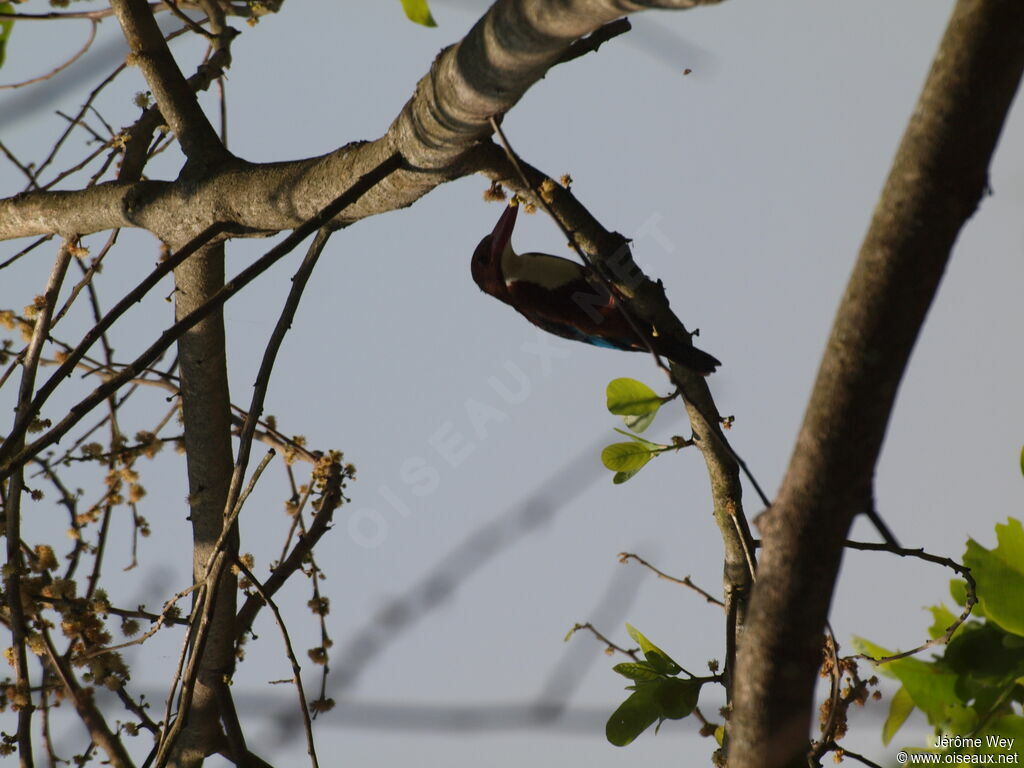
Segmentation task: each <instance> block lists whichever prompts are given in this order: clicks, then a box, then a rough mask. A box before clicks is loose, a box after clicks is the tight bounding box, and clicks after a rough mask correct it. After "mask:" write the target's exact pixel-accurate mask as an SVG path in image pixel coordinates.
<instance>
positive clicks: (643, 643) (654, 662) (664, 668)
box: [626, 624, 683, 675]
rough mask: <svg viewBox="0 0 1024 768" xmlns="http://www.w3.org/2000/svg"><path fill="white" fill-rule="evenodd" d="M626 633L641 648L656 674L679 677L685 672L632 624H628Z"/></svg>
mask: <svg viewBox="0 0 1024 768" xmlns="http://www.w3.org/2000/svg"><path fill="white" fill-rule="evenodd" d="M626 631H627V632H629V636H630V637H631V638H633V640H634V641H635V642H636V643H637V644H638V645H639V646H640V650H641V651H643V652H644V658H645V659H647V663H648V664H650V665H651V666H652V667H653V668H654V670H655V671H656V672H660V673H661V674H663V675H678V674H679V673H680V672H682V671H683V668H682V667H680V666H679V665H678V664H676V663H675V662H674V661H673V660H672V657H671V656H669V655H668V654H667V653H665V652H664V651H663V650H661V648H659V647H658V646H656V645H655V644H654V643H652V642H651V641H650V640H648V639H647V638H646V637H644V636H643V634H641V632H640V630H638V629H637V628H636V627H634V626H633V625H632V624H626Z"/></svg>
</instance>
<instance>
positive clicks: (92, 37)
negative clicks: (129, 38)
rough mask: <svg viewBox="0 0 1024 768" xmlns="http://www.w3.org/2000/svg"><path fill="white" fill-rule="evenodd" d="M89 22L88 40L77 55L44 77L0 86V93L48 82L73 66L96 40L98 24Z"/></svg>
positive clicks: (93, 20)
mask: <svg viewBox="0 0 1024 768" xmlns="http://www.w3.org/2000/svg"><path fill="white" fill-rule="evenodd" d="M90 21H91V22H92V23H91V24H90V27H89V39H88V40H86V41H85V45H83V46H82V48H81V49H80V50H79V51H78V53H76V54H75V55H74V56H72V57H71V58H70V59H68V60H67V61H65V62H64V63H63V64H61V65H60V66H58V67H57V68H56V69H53V70H50V71H49V72H47V73H46V74H45V75H39V76H38V77H33V78H30V79H28V80H22V81H21V82H20V83H6V84H4V85H0V91H7V90H11V89H13V88H23V87H24V86H26V85H32V84H33V83H39V82H42V81H43V80H49V79H50V78H51V77H53V76H54V75H56V74H57V73H58V72H61V71H63V70H65V69H67V68H68V67H70V66H71V65H72V64H74V63H75V62H76V61H78V60H79V59H80V58H82V56H84V55H85V52H86V51H88V50H89V48H91V47H92V43H93V41H94V40H95V39H96V27H97V26H98V24H97V22H96V20H95V19H90Z"/></svg>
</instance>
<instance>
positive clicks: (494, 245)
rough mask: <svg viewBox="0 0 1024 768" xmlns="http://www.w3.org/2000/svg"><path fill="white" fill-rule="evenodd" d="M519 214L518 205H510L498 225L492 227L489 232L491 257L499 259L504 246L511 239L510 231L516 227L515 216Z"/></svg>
mask: <svg viewBox="0 0 1024 768" xmlns="http://www.w3.org/2000/svg"><path fill="white" fill-rule="evenodd" d="M517 213H519V206H518V205H510V206H508V208H506V209H505V212H504V213H503V214H501V218H500V219H498V223H497V224H495V225H494V230H493V231H492V232H491V257H492V258H501V254H503V253H504V252H505V246H506V245H508V243H509V241H510V240H511V239H512V230H513V228H514V227H515V225H516V214H517Z"/></svg>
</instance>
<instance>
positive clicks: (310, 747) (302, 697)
mask: <svg viewBox="0 0 1024 768" xmlns="http://www.w3.org/2000/svg"><path fill="white" fill-rule="evenodd" d="M235 565H236V566H238V568H239V570H241V571H242V573H244V574H245V577H246V578H247V579H248V580H249V581H250V582H251V583H252V585H253V587H254V588H255V589H256V592H257V593H258V594H259V596H260V597H261V598H262V599H263V601H264V602H265V603H266V604H267V605H268V606H269V607H270V610H271V611H273V613H274V620H275V621H276V622H277V626H278V627H279V628H280V630H281V637H282V638H283V639H284V647H285V651H286V652H287V654H288V661H290V662H291V665H292V676H293V680H294V682H295V690H296V691H297V692H298V694H299V707H300V708H301V711H302V725H303V727H304V728H305V730H306V750H307V751H308V753H309V759H310V760H311V761H312V763H313V768H319V765H320V764H319V763H318V762H317V759H316V746H315V745H314V743H313V722H312V720H310V717H309V705H308V704H307V703H306V694H305V691H303V689H302V669H301V668H300V667H299V662H298V659H296V658H295V652H294V651H293V650H292V641H291V638H290V637H289V636H288V627H287V625H286V624H285V622H284V619H283V618H281V611H280V610H278V607H277V604H276V603H275V602H274V599H273V598H272V597H271V596H270V595H269V594H267V592H266V590H264V588H263V585H262V584H260V582H259V579H257V578H256V577H255V576H254V575H253V573H252V571H250V570H249V569H248V568H246V567H245V563H243V562H242V561H241V560H239V559H238V558H236V559H235Z"/></svg>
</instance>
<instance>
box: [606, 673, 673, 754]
mask: <svg viewBox="0 0 1024 768" xmlns="http://www.w3.org/2000/svg"><path fill="white" fill-rule="evenodd" d="M654 693H655V692H654V690H653V689H652V688H651V686H650V685H642V686H640V687H638V688H637V690H635V691H633V693H632V694H630V696H629V698H628V699H626V700H625V701H624V702H622V703H621V704H620V705H619V708H618V709H616V710H615V711H614V712H613V713H612V716H611V717H609V718H608V723H607V724H606V725H605V727H604V735H605V737H606V738H607V739H608V741H609V742H611V743H612V744H614V745H615V746H616V747H624V746H626V745H627V744H630V743H632V741H633V740H634V739H635V738H636V737H637V736H639V735H640V734H641V733H643V732H644V731H646V730H647V729H648V728H650V727H651V726H652V725H653V724H654V721H655V720H657V719H658V718H659V717H660V716H661V707H660V705H659V703H658V700H657V698H656V697H655V695H654Z"/></svg>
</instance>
